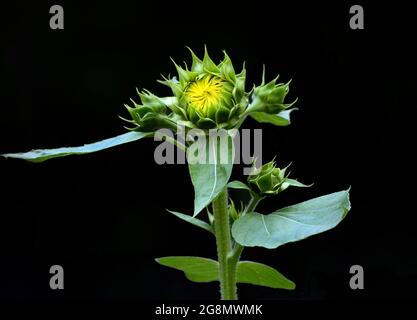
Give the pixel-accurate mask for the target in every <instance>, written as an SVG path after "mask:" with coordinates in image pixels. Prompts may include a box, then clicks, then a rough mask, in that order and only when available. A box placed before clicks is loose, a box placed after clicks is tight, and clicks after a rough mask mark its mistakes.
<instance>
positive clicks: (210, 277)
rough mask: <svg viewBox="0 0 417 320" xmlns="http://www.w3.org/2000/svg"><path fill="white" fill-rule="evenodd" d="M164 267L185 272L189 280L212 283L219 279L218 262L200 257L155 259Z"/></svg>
mask: <svg viewBox="0 0 417 320" xmlns="http://www.w3.org/2000/svg"><path fill="white" fill-rule="evenodd" d="M155 261H156V262H158V263H159V264H162V265H163V266H166V267H170V268H174V269H177V270H180V271H183V272H184V274H185V276H186V277H187V279H188V280H191V281H194V282H212V281H218V279H219V264H218V262H217V261H215V260H212V259H207V258H200V257H164V258H158V259H155Z"/></svg>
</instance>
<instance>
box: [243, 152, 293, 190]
mask: <svg viewBox="0 0 417 320" xmlns="http://www.w3.org/2000/svg"><path fill="white" fill-rule="evenodd" d="M286 169H287V168H284V169H280V168H278V167H276V163H275V161H274V160H273V161H271V162H268V163H266V164H264V165H263V166H262V167H260V168H255V167H254V168H253V169H252V173H251V175H250V176H249V177H248V184H249V186H250V187H251V189H252V191H254V192H255V193H257V194H259V195H261V196H266V195H275V194H278V193H279V192H281V191H283V190H284V188H283V184H284V182H285V180H286V176H285V170H286ZM286 187H288V186H286Z"/></svg>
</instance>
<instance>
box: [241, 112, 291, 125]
mask: <svg viewBox="0 0 417 320" xmlns="http://www.w3.org/2000/svg"><path fill="white" fill-rule="evenodd" d="M294 110H297V108H293V109H289V110H283V111H281V112H279V113H277V114H269V113H265V112H251V113H249V115H250V116H251V117H252V118H253V119H254V120H256V121H258V122H259V123H270V124H273V125H275V126H288V125H289V124H291V120H290V113H291V112H292V111H294Z"/></svg>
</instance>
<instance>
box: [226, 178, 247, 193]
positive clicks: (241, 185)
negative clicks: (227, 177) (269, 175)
mask: <svg viewBox="0 0 417 320" xmlns="http://www.w3.org/2000/svg"><path fill="white" fill-rule="evenodd" d="M227 187H228V188H230V189H243V190H248V191H251V189H250V188H249V186H248V185H246V184H245V183H243V182H241V181H238V180H235V181H232V182H229V183H228V184H227Z"/></svg>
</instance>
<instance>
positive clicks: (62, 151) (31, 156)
mask: <svg viewBox="0 0 417 320" xmlns="http://www.w3.org/2000/svg"><path fill="white" fill-rule="evenodd" d="M151 135H152V133H149V132H136V131H132V132H127V133H124V134H121V135H119V136H116V137H113V138H109V139H105V140H101V141H98V142H95V143H90V144H85V145H83V146H80V147H68V148H57V149H38V150H32V151H29V152H24V153H6V154H2V155H1V156H3V157H5V158H17V159H23V160H28V161H31V162H42V161H45V160H48V159H52V158H57V157H65V156H69V155H73V154H86V153H91V152H96V151H100V150H104V149H108V148H111V147H115V146H118V145H120V144H124V143H128V142H133V141H136V140H139V139H141V138H144V137H147V136H151Z"/></svg>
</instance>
